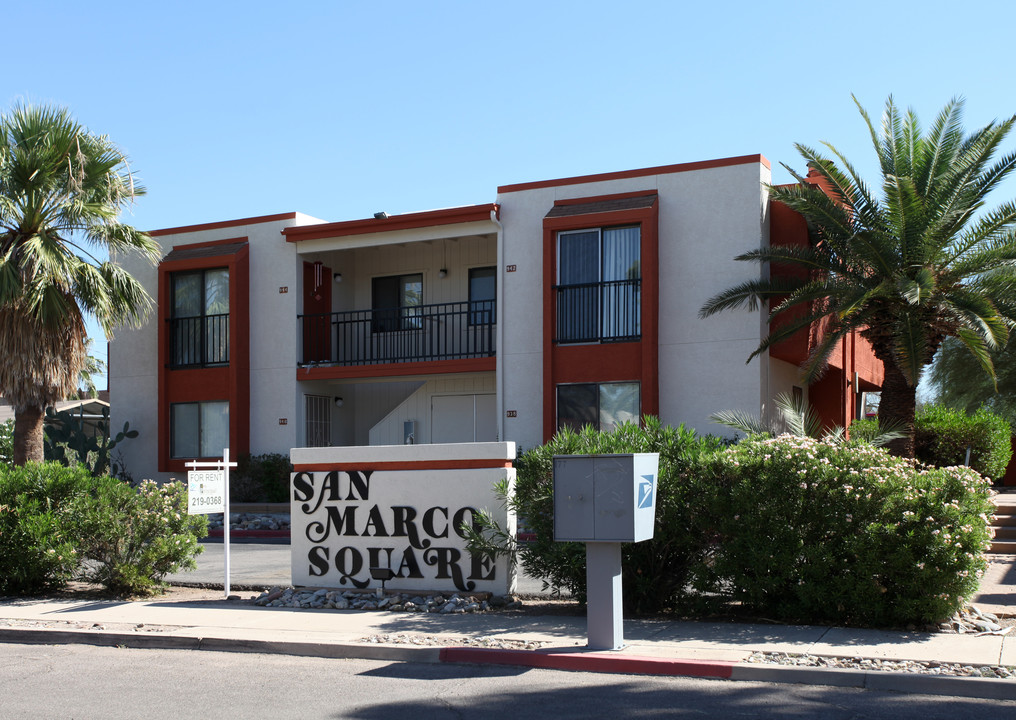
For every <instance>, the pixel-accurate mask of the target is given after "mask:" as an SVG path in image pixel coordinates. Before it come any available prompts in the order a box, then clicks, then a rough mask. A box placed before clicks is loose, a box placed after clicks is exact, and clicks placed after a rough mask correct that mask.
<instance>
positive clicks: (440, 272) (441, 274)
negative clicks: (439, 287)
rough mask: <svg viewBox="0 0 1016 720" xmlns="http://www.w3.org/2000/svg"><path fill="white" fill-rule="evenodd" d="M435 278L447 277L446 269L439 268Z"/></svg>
mask: <svg viewBox="0 0 1016 720" xmlns="http://www.w3.org/2000/svg"><path fill="white" fill-rule="evenodd" d="M437 276H438V277H439V278H443V277H448V269H447V268H441V269H440V270H438V271H437Z"/></svg>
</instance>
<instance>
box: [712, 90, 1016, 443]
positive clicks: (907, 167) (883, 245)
mask: <svg viewBox="0 0 1016 720" xmlns="http://www.w3.org/2000/svg"><path fill="white" fill-rule="evenodd" d="M854 102H855V104H857V107H858V109H859V110H860V112H861V116H862V117H863V118H864V121H865V123H866V124H867V126H868V131H869V132H870V134H871V140H872V143H873V145H874V146H875V151H876V153H877V155H878V160H879V163H880V170H881V192H880V193H879V194H878V195H877V196H876V195H875V194H873V193H872V191H871V190H870V189H869V187H868V186H867V185H866V184H865V183H864V181H863V180H862V179H861V177H860V175H859V174H858V172H857V170H856V169H855V168H854V166H853V165H851V164H850V162H849V161H848V160H847V159H846V158H845V157H844V156H843V155H842V154H841V153H840V152H839V151H838V150H836V148H835V147H833V146H832V145H830V144H828V143H825V147H826V148H827V149H828V150H829V152H830V153H831V155H832V157H827V156H825V155H823V154H821V153H820V152H818V151H816V150H814V149H812V148H810V147H806V146H804V145H796V147H797V150H798V151H799V152H800V153H801V155H802V156H803V157H804V159H805V160H806V161H807V163H808V167H809V168H810V170H811V173H810V174H809V177H808V178H804V177H801V176H799V175H797V174H796V173H793V171H792V170H791V173H792V174H794V177H795V178H797V180H798V183H797V184H795V185H792V186H784V187H773V186H770V188H769V193H770V198H771V199H772V200H775V201H779V202H782V203H783V204H785V205H787V206H788V207H790V208H791V209H793V210H796V211H797V212H799V213H800V214H801V215H802V216H803V217H804V218H805V220H806V221H807V223H808V229H809V236H810V243H809V245H808V246H807V247H790V246H770V247H766V248H762V249H759V250H752V251H750V252H747V253H745V254H743V255H741V256H739V257H738V258H737V259H738V260H744V261H748V262H755V263H760V264H763V265H767V264H771V265H774V266H780V267H778V268H774V272H773V273H772V275H771V276H770V277H764V276H763V277H762V278H760V279H756V280H751V281H748V282H745V283H742V284H740V285H738V286H736V287H732V288H730V289H729V290H726V291H725V292H722V293H720V294H719V295H716V296H715V297H713V298H711V299H710V300H709V301H708V302H707V303H706V304H705V305H704V306H703V307H702V310H701V311H700V314H701V315H702V316H703V317H705V316H708V315H711V314H713V313H716V312H720V311H722V310H728V309H732V308H748V309H751V310H755V309H757V308H758V307H759V305H760V304H761V303H762V302H765V301H768V302H769V303H770V311H769V318H770V321H772V320H773V319H776V318H779V323H778V324H771V325H770V332H769V335H768V337H766V338H765V339H764V340H763V341H762V343H761V344H760V345H759V347H758V348H757V349H756V350H755V351H754V353H752V356H751V357H754V356H755V355H758V354H760V353H763V352H765V351H766V349H767V348H769V347H770V346H771V345H773V344H775V343H778V342H780V341H781V340H785V339H787V338H788V337H790V336H791V335H793V334H794V333H795V332H797V331H799V330H801V329H802V328H804V327H806V326H808V325H810V324H811V323H815V322H823V323H825V334H824V336H823V337H822V338H821V339H820V340H819V342H818V343H817V345H816V347H815V348H814V351H813V352H812V353H811V355H810V357H809V358H808V360H807V361H806V363H805V364H804V366H803V376H804V380H805V381H807V382H810V381H811V380H814V379H816V378H818V377H819V376H820V374H821V373H822V371H823V370H824V368H825V367H826V365H827V362H828V359H829V356H830V354H831V352H832V351H833V349H834V346H835V345H836V343H837V342H838V341H839V340H841V339H842V338H844V337H845V336H846V335H847V334H848V333H850V332H851V331H853V330H859V331H860V334H861V335H862V336H863V337H865V338H866V339H867V340H868V341H869V342H870V343H871V345H872V348H873V349H874V352H875V356H876V357H877V358H878V359H879V360H881V361H882V364H883V365H884V367H885V381H884V384H883V386H882V400H881V404H880V406H879V417H880V420H888V421H889V422H890V423H893V424H896V425H898V426H900V427H902V428H903V429H904V430H905V433H906V435H905V437H903V438H901V439H899V440H895V441H893V442H891V443H890V444H889V447H890V449H891V450H892V451H893V452H895V453H896V454H899V455H902V456H905V457H913V454H914V439H913V438H914V435H913V428H914V411H915V407H916V389H917V383H918V381H919V379H920V375H921V370H922V368H924V367H925V366H926V365H927V364H928V363H930V362H931V360H932V356H933V355H934V354H935V351H936V350H937V349H938V347H939V346H940V345H941V344H942V341H943V340H944V339H945V338H947V337H956V338H958V339H959V341H960V342H962V343H963V345H965V346H966V348H967V350H969V351H970V352H971V353H972V354H973V355H974V356H975V357H976V358H977V360H978V363H979V364H980V366H981V367H982V368H983V369H984V370H985V371H986V372H987V373H988V374H989V376H991V377H994V367H993V365H992V361H991V354H990V351H991V350H993V349H995V348H998V347H1001V346H1004V345H1005V344H1006V342H1007V340H1008V336H1009V330H1010V329H1011V328H1012V327H1013V326H1014V324H1016V234H1014V225H1016V204H1014V203H1013V202H1007V203H1004V204H1002V205H1000V206H999V207H997V208H994V209H991V210H987V209H985V201H986V197H987V195H988V194H989V193H990V192H991V191H992V190H993V189H995V188H996V187H997V186H998V184H999V183H1000V182H1002V180H1004V179H1005V178H1006V177H1007V176H1008V175H1009V173H1010V172H1012V170H1013V168H1014V167H1016V154H1013V153H1009V154H1006V155H1003V156H1002V157H1001V158H1000V159H998V160H997V161H994V160H993V159H992V158H993V157H994V156H995V154H996V151H997V150H998V148H999V146H1000V144H1001V143H1002V141H1003V139H1004V138H1005V137H1006V135H1007V134H1008V132H1009V131H1010V130H1011V129H1012V127H1013V123H1014V122H1016V117H1013V118H1009V119H1007V120H1004V121H1002V122H992V123H989V124H988V125H987V126H985V127H983V128H981V129H980V130H977V131H975V132H973V133H972V134H970V135H965V134H964V132H963V128H962V110H963V102H962V100H957V99H954V100H952V101H951V102H949V103H948V104H947V105H946V106H945V107H944V108H943V109H942V111H941V112H940V113H939V114H938V116H937V117H936V119H935V122H934V123H933V124H932V126H931V127H930V128H929V130H928V132H927V134H924V133H923V132H922V130H921V127H920V123H919V121H918V119H917V116H916V115H915V114H914V112H913V111H912V110H908V111H907V112H906V113H903V112H901V111H900V110H899V109H898V108H897V107H896V105H895V103H894V102H893V99H892V97H890V98H889V99H888V101H887V102H886V105H885V112H884V114H883V116H882V125H881V129H880V131H876V129H875V127H874V125H873V124H872V121H871V119H870V118H869V116H868V114H867V113H866V112H865V110H864V108H862V107H861V105H860V103H858V102H857V99H856V98H855V99H854ZM787 169H788V170H790V168H787ZM781 269H782V270H783V271H781ZM788 270H789V272H788ZM749 359H750V358H749Z"/></svg>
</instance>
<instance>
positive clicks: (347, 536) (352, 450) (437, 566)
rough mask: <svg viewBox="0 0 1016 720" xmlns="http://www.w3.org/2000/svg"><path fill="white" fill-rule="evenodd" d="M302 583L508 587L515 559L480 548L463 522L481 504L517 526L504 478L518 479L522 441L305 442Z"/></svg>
mask: <svg viewBox="0 0 1016 720" xmlns="http://www.w3.org/2000/svg"><path fill="white" fill-rule="evenodd" d="M290 457H291V459H292V462H293V466H294V469H295V472H294V473H293V475H292V482H291V488H290V493H291V524H292V531H291V532H292V539H291V548H292V572H293V584H294V585H305V586H307V585H310V586H321V587H335V588H347V589H357V588H359V589H364V588H368V587H370V588H373V587H378V586H379V583H378V581H376V580H373V579H372V578H371V573H370V570H371V568H389V569H391V570H392V572H393V573H394V576H393V577H392V579H391V580H389V581H387V583H386V586H387V587H388V588H391V589H393V590H439V591H448V592H473V591H478V592H484V591H485V592H493V593H506V592H511V591H512V590H514V584H515V577H514V575H512V576H509V573H508V565H507V561H506V560H505V559H504V558H501V559H494V558H490V557H487V556H482V555H471V554H470V553H469V552H468V551H467V550H466V547H465V541H464V540H463V538H462V535H461V530H460V528H461V526H462V525H463V524H464V523H466V524H469V523H472V522H473V518H474V515H475V514H476V513H477V512H478V511H479V510H481V509H487V510H489V511H492V512H494V513H495V515H496V517H497V518H498V522H500V523H501V524H502V526H503V527H508V528H511V530H512V531H513V532H514V528H515V518H514V517H509V516H508V512H507V510H506V509H505V508H504V507H502V505H501V502H500V500H499V499H498V498H497V497H496V496H495V494H494V490H493V488H494V484H495V483H497V482H498V481H500V480H505V479H507V480H508V481H509V482H511V483H514V480H515V470H514V469H513V468H511V467H510V465H511V461H512V460H513V459H514V457H515V444H514V443H463V444H452V445H391V446H373V447H335V448H295V449H293V450H292V451H291V453H290Z"/></svg>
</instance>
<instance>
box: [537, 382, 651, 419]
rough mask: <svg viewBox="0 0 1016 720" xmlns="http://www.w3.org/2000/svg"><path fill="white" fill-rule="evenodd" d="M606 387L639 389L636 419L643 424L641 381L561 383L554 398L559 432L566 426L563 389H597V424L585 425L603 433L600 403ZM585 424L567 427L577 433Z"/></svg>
mask: <svg viewBox="0 0 1016 720" xmlns="http://www.w3.org/2000/svg"><path fill="white" fill-rule="evenodd" d="M604 385H634V386H635V387H636V388H637V391H638V410H637V413H636V417H637V418H639V421H640V422H641V417H642V382H641V381H640V380H607V381H603V382H589V383H559V384H558V385H557V386H556V388H555V391H554V396H555V397H554V402H555V408H554V419H555V421H556V422H555V425H556V428H557V430H560V429H561V428H562V427H564V425H563V424H562V422H561V391H562V389H563V388H569V389H573V390H577V389H580V388H589V389H592V388H595V393H596V403H595V406H594V407H593V408H592V415H593V417H594V418H595V422H591V423H585V424H592V425H593V426H594V427H596V428H597V430H600V431H601V432H602V431H604V428H601V427H600V410H601V408H600V403H601V401H602V393H603V390H602V388H603V386H604ZM585 424H580V425H578V426H576V425H575V424H572V423H569V424H567V427H570V428H572V429H573V430H575V431H576V432H578V431H579V430H580V429H581V428H582V427H584V426H585Z"/></svg>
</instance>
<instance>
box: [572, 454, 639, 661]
mask: <svg viewBox="0 0 1016 720" xmlns="http://www.w3.org/2000/svg"><path fill="white" fill-rule="evenodd" d="M658 472H659V455H658V454H656V453H634V454H628V455H557V456H555V457H554V540H555V541H557V542H583V543H585V544H586V624H587V634H588V637H589V642H588V646H589V647H590V648H592V649H595V650H616V649H618V648H620V647H622V646H623V645H624V630H623V625H622V620H623V612H622V602H621V600H622V594H621V543H626V542H641V541H643V540H651V539H652V537H653V528H654V526H655V522H656V480H657V474H658Z"/></svg>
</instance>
